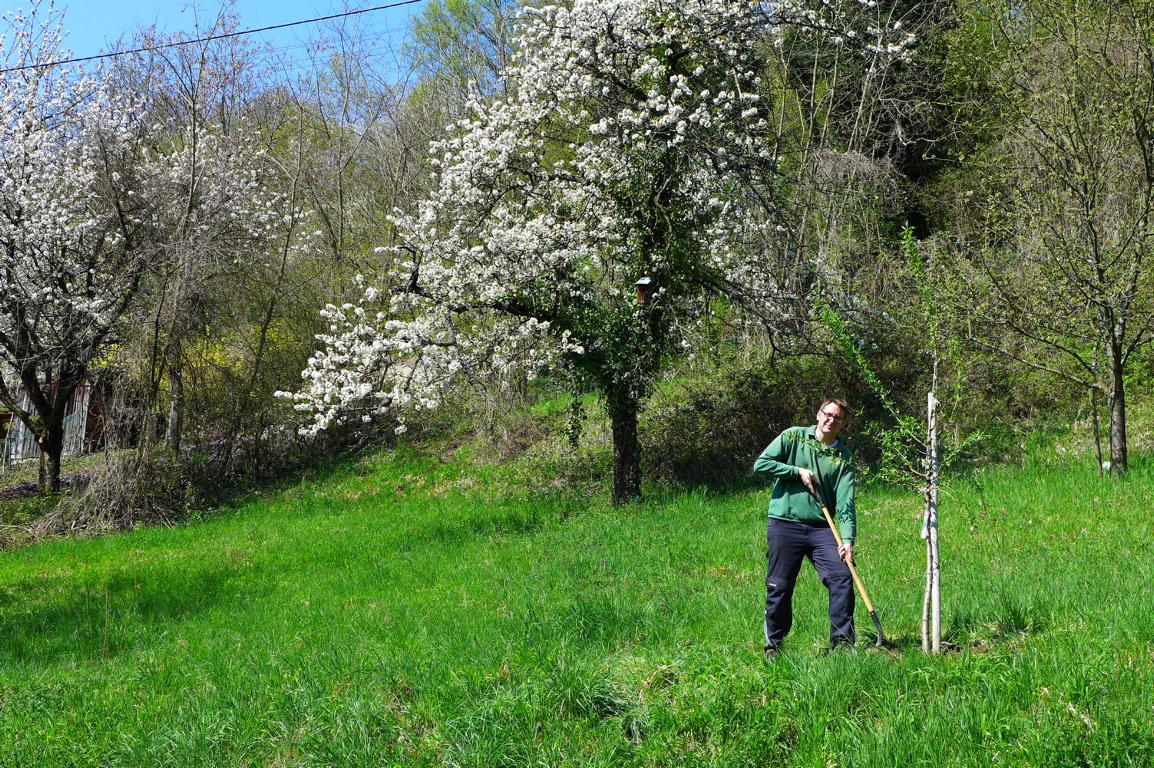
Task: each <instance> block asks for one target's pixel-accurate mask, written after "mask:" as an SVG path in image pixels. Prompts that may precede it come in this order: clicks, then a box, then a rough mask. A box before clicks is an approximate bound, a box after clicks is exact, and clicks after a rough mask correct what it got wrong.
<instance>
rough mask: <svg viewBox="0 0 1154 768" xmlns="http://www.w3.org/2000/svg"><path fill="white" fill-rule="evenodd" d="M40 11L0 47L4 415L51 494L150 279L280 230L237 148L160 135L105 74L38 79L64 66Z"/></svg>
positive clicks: (55, 21) (271, 200) (51, 14)
mask: <svg viewBox="0 0 1154 768" xmlns="http://www.w3.org/2000/svg"><path fill="white" fill-rule="evenodd" d="M41 11H42V6H41V4H39V3H34V4H33V6H32V10H31V11H30V12H28V13H16V14H12V15H10V16H9V17H8V18H7V19H6V21H7V22H8V27H9V28H8V34H7V35H6V36H5V37H4V38H3V45H2V46H0V51H2V55H3V59H2V60H3V61H4V63H5V69H6V71H4V72H3V73H0V114H2V115H4V117H3V119H0V402H2V403H3V404H4V405H5V406H6V407H7V408H9V409H10V410H12V411H13V412H14V413H15V414H16V416H17V418H19V419H20V420H21V421H22V422H24V424H25V425H26V426H27V427H28V429H29V430H30V431H31V433H32V434H33V435H34V436H35V437H36V440H37V442H38V444H39V446H40V448H41V451H42V453H43V454H44V456H45V457H46V458H47V467H46V469H47V472H46V476H45V477H43V478H42V483H43V484H44V485H46V486H48V487H50V488H51V489H52V490H59V486H60V457H61V452H62V451H63V447H64V418H65V415H66V411H67V408H68V404H69V402H70V400H71V398H72V395H73V393H74V391H75V390H76V388H77V387H78V386H79V385H80V384H81V383H82V382H83V381H84V379H85V377H86V376H87V375H88V373H89V371H90V369H91V366H92V365H93V363H94V362H95V361H96V360H97V358H98V357H99V356H100V354H101V352H102V351H103V350H104V349H105V348H106V347H107V345H108V344H109V343H110V342H111V341H112V340H113V339H114V338H115V336H116V331H117V329H118V326H119V324H120V323H121V321H122V320H123V318H124V317H125V315H126V313H127V312H128V310H129V308H130V306H131V305H132V304H133V301H134V299H136V298H137V296H138V294H139V292H140V289H141V285H142V280H143V278H144V276H145V275H146V272H147V270H149V269H152V268H153V267H156V266H157V265H158V264H161V263H163V259H162V258H161V257H162V256H163V255H164V252H165V250H166V249H168V250H171V249H172V248H173V247H180V248H187V247H195V246H196V245H197V244H198V243H200V242H202V241H204V240H205V239H206V238H207V237H210V236H213V233H215V232H217V231H218V230H220V228H221V227H222V226H225V225H226V224H227V225H228V226H229V227H230V228H231V229H234V230H241V231H243V232H245V233H248V236H249V240H250V242H251V241H262V242H263V241H267V240H268V239H269V238H270V237H271V236H272V230H273V228H274V226H275V225H276V224H277V223H278V221H279V220H278V219H277V217H276V209H275V202H276V201H277V196H276V195H275V194H273V193H270V192H267V191H265V188H264V185H263V184H262V183H261V180H260V179H259V177H258V176H257V175H256V174H255V171H254V170H253V166H252V162H251V160H252V158H251V152H250V151H248V150H246V149H245V148H244V147H243V146H238V145H237V144H235V143H224V142H208V141H206V142H204V143H203V144H202V145H201V147H200V148H199V151H197V150H196V149H195V148H194V147H190V146H189V145H188V143H187V142H183V143H182V142H181V141H180V138H181V137H179V136H175V137H174V136H172V135H167V136H162V135H160V134H159V133H158V132H157V129H156V128H155V127H153V125H152V123H151V122H150V121H149V120H147V119H146V114H147V110H146V105H145V104H143V103H142V102H141V101H140V100H139V99H138V98H136V95H135V94H127V93H126V92H124V91H122V90H121V91H118V90H117V89H115V88H114V87H113V86H112V84H111V83H112V81H111V80H110V78H108V77H106V76H105V75H104V74H103V73H100V72H97V73H85V72H84V71H82V70H79V69H69V68H67V67H63V66H40V65H41V64H43V63H44V62H51V61H53V60H59V59H61V58H67V57H66V56H63V55H62V54H61V49H60V41H61V26H60V15H59V14H57V13H56V12H55V11H54V10H53V9H52V7H51V6H49V7H48V12H47V14H46V15H44V14H42V13H41ZM32 65H36V66H32ZM191 166H195V167H197V168H198V169H201V173H200V174H199V175H194V174H191V173H190V171H189V168H190V167H191ZM204 169H208V171H211V173H209V172H208V171H205V170H204ZM193 178H196V179H198V180H199V181H200V183H199V184H195V185H194V184H191V183H190V182H189V180H190V179H193ZM174 220H178V221H179V222H181V226H180V227H179V228H177V227H174V226H173V224H172V222H173V221H174ZM176 229H179V238H176V236H175V235H174V234H173V233H174V231H175V230H176ZM174 238H176V239H174ZM177 240H178V241H177Z"/></svg>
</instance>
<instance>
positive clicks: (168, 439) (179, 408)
mask: <svg viewBox="0 0 1154 768" xmlns="http://www.w3.org/2000/svg"><path fill="white" fill-rule="evenodd" d="M168 379H169V381H170V382H171V383H172V399H171V400H170V401H169V404H168V423H167V426H166V428H165V432H164V443H165V446H166V447H167V448H168V450H170V451H172V452H173V453H175V454H177V455H180V444H181V442H182V438H183V433H184V378H183V376H182V374H181V370H180V362H179V360H178V361H177V362H176V363H175V364H174V365H172V366H171V367H170V368H169V371H168Z"/></svg>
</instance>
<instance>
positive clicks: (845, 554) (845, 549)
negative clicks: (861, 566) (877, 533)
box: [837, 541, 853, 563]
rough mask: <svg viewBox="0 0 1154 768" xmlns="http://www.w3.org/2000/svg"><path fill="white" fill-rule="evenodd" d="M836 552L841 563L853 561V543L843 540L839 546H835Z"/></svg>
mask: <svg viewBox="0 0 1154 768" xmlns="http://www.w3.org/2000/svg"><path fill="white" fill-rule="evenodd" d="M837 554H838V556H839V557H840V558H841V561H842V562H843V563H850V562H853V544H851V543H849V542H848V541H843V542H842V543H841V546H840V547H838V548H837Z"/></svg>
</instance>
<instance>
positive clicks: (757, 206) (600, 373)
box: [291, 0, 907, 500]
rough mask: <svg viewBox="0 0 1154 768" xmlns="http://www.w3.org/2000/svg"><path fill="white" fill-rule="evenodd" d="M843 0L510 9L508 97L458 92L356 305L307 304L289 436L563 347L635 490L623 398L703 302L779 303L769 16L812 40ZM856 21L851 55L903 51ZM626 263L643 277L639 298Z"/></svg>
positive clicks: (764, 306) (585, 2) (622, 476)
mask: <svg viewBox="0 0 1154 768" xmlns="http://www.w3.org/2000/svg"><path fill="white" fill-rule="evenodd" d="M847 5H849V6H852V7H853V9H854V10H855V14H847V13H846V11H845V8H842V7H841V6H840V5H839V4H838V3H836V2H833V0H828V1H827V2H821V3H815V4H814V6H813V8H808V7H803V6H800V5H795V4H792V3H761V2H749V0H682V1H681V2H668V1H667V0H576V1H575V2H573V3H572V5H571V7H566V6H560V5H551V6H545V7H543V8H536V9H535V8H528V9H526V10H525V11H523V13H522V15H521V17H520V28H519V31H520V34H519V37H518V47H517V50H516V53H515V56H514V61H513V64H512V66H511V68H510V70H509V71H508V72H507V73H506V75H505V82H504V85H505V93H506V94H507V96H506V97H504V98H500V99H495V100H482V99H480V98H479V97H475V98H473V99H472V100H471V102H470V103H469V105H468V107H469V109H468V113H469V116H468V117H467V118H465V119H463V120H461V121H460V122H459V123H457V124H456V125H455V126H452V127H451V131H450V137H449V138H447V139H445V140H444V141H441V142H438V143H435V144H434V145H433V146H432V148H431V151H432V155H433V161H432V162H433V166H434V168H435V179H434V181H435V183H436V186H435V189H434V191H433V192H432V193H431V194H430V195H429V196H428V197H427V199H425V200H424V201H423V202H421V203H420V204H419V205H418V206H416V208H415V210H413V211H410V212H405V213H400V212H398V213H397V214H396V216H395V219H394V220H395V223H396V226H397V229H398V233H399V241H400V242H399V244H398V245H397V246H395V247H394V248H391V249H387V250H382V257H383V259H382V260H383V262H384V263H386V264H387V265H389V268H388V269H387V271H386V272H385V273H384V274H382V275H379V276H374V277H373V278H370V279H366V280H365V292H364V297H363V299H362V301H361V302H360V303H358V304H356V305H353V304H346V305H344V306H340V307H338V306H329V307H327V308H326V310H325V313H324V314H325V317H326V318H327V319H328V320H329V321H330V328H329V331H330V332H329V333H328V334H325V335H323V336H321V337H320V341H321V343H322V345H323V349H322V350H321V351H319V352H318V353H317V354H316V355H315V356H314V357H313V358H312V359H311V360H310V362H309V366H308V368H307V369H306V370H305V371H304V374H303V376H304V380H305V385H304V387H303V388H302V389H301V390H300V391H299V392H297V393H295V394H293V395H291V397H293V398H294V399H295V400H296V403H297V407H298V408H299V409H301V410H302V411H306V412H308V413H309V414H311V416H312V422H311V424H310V425H309V426H308V427H307V428H306V429H307V430H311V431H316V430H320V429H324V428H325V427H326V426H327V425H329V424H330V423H331V422H332V421H333V420H334V419H336V418H347V417H348V416H350V415H356V416H358V417H361V418H370V417H371V416H372V415H373V414H374V413H379V412H382V411H385V410H399V411H402V412H403V410H404V409H406V408H413V409H420V408H428V407H433V406H435V405H436V403H437V402H438V400H439V399H440V397H441V394H442V392H443V391H444V388H445V387H446V386H447V385H448V384H449V383H450V382H451V381H452V380H453V378H454V376H455V374H457V373H458V372H460V371H462V370H465V369H468V368H473V367H476V366H480V365H486V366H492V367H493V368H496V369H503V368H508V367H514V366H522V367H527V368H529V369H530V370H539V369H540V368H541V367H542V366H544V365H547V364H549V363H550V362H555V361H558V360H561V361H563V362H565V363H566V364H567V365H570V366H572V367H573V368H575V369H577V370H579V371H581V372H583V373H584V374H585V375H586V376H588V377H589V379H590V380H591V381H592V382H593V383H594V384H595V385H596V386H597V387H598V388H599V389H600V391H601V392H602V393H603V394H604V395H605V397H606V401H607V404H608V406H609V411H610V414H611V416H612V418H613V421H614V441H615V453H616V454H617V458H618V466H617V475H615V498H618V499H619V500H623V499H626V498H629V497H632V496H635V495H636V494H637V493H638V492H639V485H638V482H639V474H638V472H639V470H638V468H637V463H636V458H637V451H636V418H637V410H638V407H639V404H640V402H641V401H642V399H643V398H644V397H645V396H646V394H647V392H648V390H649V387H650V385H651V383H652V381H653V377H654V375H655V374H656V373H657V372H658V370H659V369H660V366H661V363H662V361H663V360H664V359H666V358H667V357H668V356H669V355H671V354H674V353H676V352H677V351H679V350H680V348H681V341H682V334H683V331H684V329H685V328H686V326H687V324H691V323H692V322H693V321H694V320H695V318H697V317H699V316H700V315H701V314H702V313H703V311H704V310H705V308H706V306H707V304H708V302H710V301H713V300H716V299H717V298H719V297H720V298H722V299H725V300H730V301H733V302H735V303H737V304H738V305H741V306H744V307H748V308H752V309H754V310H756V311H757V312H758V314H759V315H761V316H762V317H767V318H772V317H773V316H774V313H775V311H778V310H777V307H778V306H779V300H780V298H781V296H780V289H779V287H778V286H779V282H780V281H779V276H778V275H775V273H774V269H773V264H774V260H773V259H772V258H770V256H771V255H772V253H773V251H774V249H775V248H778V247H779V245H778V244H777V243H778V241H779V240H781V239H782V238H781V234H780V233H781V230H782V226H781V223H780V222H779V218H778V216H777V212H778V206H779V200H780V198H781V194H780V190H781V185H783V184H785V183H786V179H785V178H784V177H783V176H782V174H781V169H782V156H783V154H784V153H786V152H788V150H789V145H788V140H789V139H788V136H786V135H784V134H783V132H782V131H781V130H780V126H779V125H778V123H777V121H776V120H775V112H774V109H773V106H774V105H773V102H772V99H771V98H770V95H771V94H772V93H773V91H772V90H771V89H770V88H769V87H767V82H766V78H767V77H768V76H769V74H770V73H771V71H772V68H773V64H772V60H773V55H772V51H773V47H772V46H773V43H774V41H775V39H776V38H777V35H778V34H779V33H780V31H781V30H782V29H783V28H784V27H785V26H789V27H790V28H791V29H794V30H797V31H798V32H799V33H801V34H809V33H817V34H826V35H828V34H831V30H836V29H840V27H839V25H846V24H849V23H850V22H851V21H852V20H853V19H857V18H860V13H857V11H859V10H860V9H861V8H864V7H866V4H865V3H859V2H857V0H854V2H853V3H849V4H847ZM874 29H875V32H876V34H873V33H870V32H869V31H868V30H867V31H863V32H862V33H861V36H862V37H867V38H869V39H868V40H866V41H865V42H864V44H856V43H855V48H854V50H855V51H858V52H860V53H861V55H867V56H878V55H882V54H886V52H887V50H890V51H891V52H892V49H888V48H887V46H892V45H897V46H898V48H899V51H898V52H900V51H901V50H904V46H905V45H906V44H907V43H906V42H904V38H903V42H901V43H887V42H886V35H884V34H882V32H881V31H880V28H876V27H875V28H874ZM849 32H853V30H852V29H847V30H846V31H845V33H844V34H846V35H848V33H849ZM854 34H855V35H856V34H858V33H856V32H855V33H854ZM847 39H848V38H847ZM642 277H649V278H650V279H651V280H652V281H653V284H654V285H655V291H654V293H653V295H652V297H651V298H650V299H649V300H648V301H647V302H644V303H642V302H639V301H638V299H637V298H636V296H635V292H634V283H635V281H637V280H638V279H639V278H642ZM622 483H624V484H625V485H626V486H627V487H626V488H624V489H621V488H617V486H619V485H621V484H622ZM617 490H620V491H621V493H617V492H616V491H617Z"/></svg>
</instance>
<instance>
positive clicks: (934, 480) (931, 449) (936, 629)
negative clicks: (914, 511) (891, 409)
mask: <svg viewBox="0 0 1154 768" xmlns="http://www.w3.org/2000/svg"><path fill="white" fill-rule="evenodd" d="M927 401H928V402H927V404H926V437H927V440H926V514H925V518H924V520H923V524H922V538H924V539H925V540H926V591H925V599H924V600H923V601H922V650H923V651H925V652H926V653H941V651H942V586H941V585H942V568H941V556H940V552H939V550H938V483H939V479H938V470H939V466H938V415H937V405H938V400H937V398H936V397H934V393H933V391H932V390H931V391H930V394H929V397H928V398H927Z"/></svg>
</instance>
